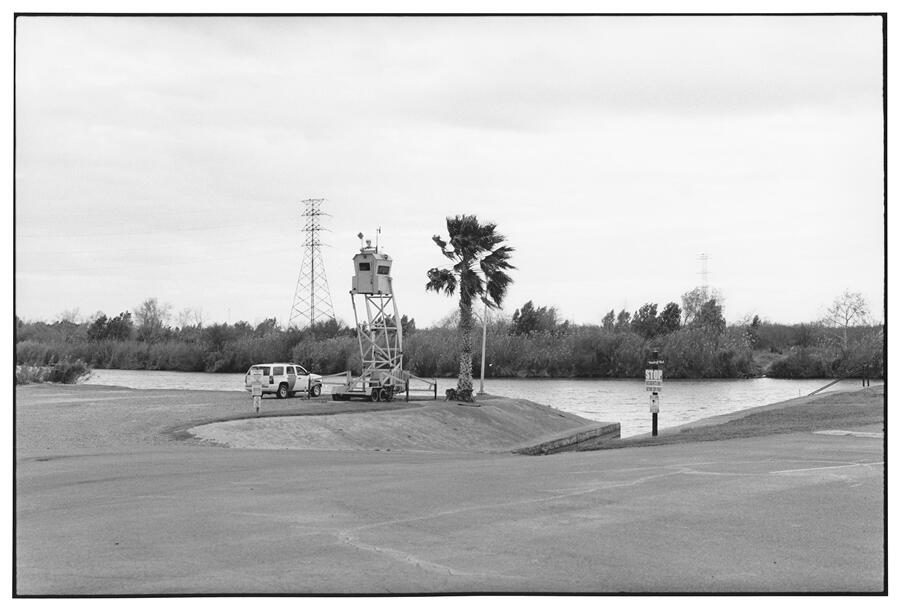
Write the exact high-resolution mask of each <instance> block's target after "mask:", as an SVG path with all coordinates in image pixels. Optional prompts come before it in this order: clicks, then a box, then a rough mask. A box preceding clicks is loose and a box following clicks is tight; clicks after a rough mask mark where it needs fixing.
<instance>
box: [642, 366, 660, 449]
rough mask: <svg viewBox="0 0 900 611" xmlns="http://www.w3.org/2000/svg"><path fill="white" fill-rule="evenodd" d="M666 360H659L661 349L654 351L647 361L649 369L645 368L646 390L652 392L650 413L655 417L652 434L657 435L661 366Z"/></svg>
mask: <svg viewBox="0 0 900 611" xmlns="http://www.w3.org/2000/svg"><path fill="white" fill-rule="evenodd" d="M664 362H665V361H661V360H659V350H654V351H653V356H652V357H651V359H650V360H649V361H647V366H648V367H649V369H645V370H644V383H645V384H646V390H647V391H648V392H650V414H651V415H652V417H653V429H652V431H651V435H652V436H653V437H656V435H657V433H658V430H657V424H658V420H657V418H658V417H659V394H660V393H661V392H662V373H663V372H662V369H660V368H659V366H660V365H662V364H663V363H664Z"/></svg>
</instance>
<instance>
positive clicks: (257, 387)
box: [250, 369, 263, 414]
mask: <svg viewBox="0 0 900 611" xmlns="http://www.w3.org/2000/svg"><path fill="white" fill-rule="evenodd" d="M262 373H263V372H262V370H261V369H253V370H251V371H250V394H251V395H252V396H253V409H255V410H256V413H257V414H258V413H259V404H260V402H261V401H262Z"/></svg>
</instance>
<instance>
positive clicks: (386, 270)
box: [378, 265, 391, 276]
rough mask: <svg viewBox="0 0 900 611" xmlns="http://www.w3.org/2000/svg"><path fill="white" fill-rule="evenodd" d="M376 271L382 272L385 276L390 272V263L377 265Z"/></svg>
mask: <svg viewBox="0 0 900 611" xmlns="http://www.w3.org/2000/svg"><path fill="white" fill-rule="evenodd" d="M378 273H379V274H382V275H384V276H387V275H388V274H390V273H391V266H390V265H379V266H378Z"/></svg>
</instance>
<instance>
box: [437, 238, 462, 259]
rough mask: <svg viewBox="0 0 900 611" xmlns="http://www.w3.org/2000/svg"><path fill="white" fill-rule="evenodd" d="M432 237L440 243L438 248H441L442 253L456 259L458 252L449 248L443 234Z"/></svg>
mask: <svg viewBox="0 0 900 611" xmlns="http://www.w3.org/2000/svg"><path fill="white" fill-rule="evenodd" d="M431 239H432V240H433V241H434V243H435V244H437V245H438V248H440V249H441V254H442V255H444V256H445V257H447V258H448V259H451V260H452V259H456V253H454V252H453V251H452V250H450V251H448V250H447V242H445V241H444V240H442V239H441V236H438V235H435V236H431Z"/></svg>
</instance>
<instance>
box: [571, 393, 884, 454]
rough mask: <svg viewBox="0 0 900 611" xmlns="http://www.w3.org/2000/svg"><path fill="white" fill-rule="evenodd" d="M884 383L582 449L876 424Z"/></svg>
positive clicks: (880, 414) (881, 416)
mask: <svg viewBox="0 0 900 611" xmlns="http://www.w3.org/2000/svg"><path fill="white" fill-rule="evenodd" d="M885 408H886V403H885V397H884V387H883V386H878V387H875V388H867V389H865V390H858V391H854V392H836V393H825V394H822V395H820V396H816V397H812V398H806V397H804V398H801V399H793V400H791V401H785V402H784V403H783V404H781V406H780V407H775V408H772V407H765V408H760V409H757V410H750V412H749V413H747V414H746V415H745V416H738V417H736V418H735V419H733V420H729V421H727V422H720V423H717V424H710V425H706V426H704V425H702V424H700V423H698V425H697V426H695V427H691V426H690V425H688V426H685V427H682V428H681V429H680V430H678V431H676V432H671V433H664V434H660V436H658V437H639V438H632V439H628V438H626V439H618V440H613V441H609V442H606V443H603V444H602V445H600V444H595V445H594V446H593V447H588V446H581V447H579V448H578V449H579V450H607V449H613V448H623V447H635V446H655V445H667V444H673V443H689V442H697V441H719V440H723V439H735V438H744V437H762V436H765V435H778V434H783V433H799V432H811V431H820V430H826V429H851V428H858V427H862V426H870V425H873V424H881V425H882V426H883V425H884V414H885Z"/></svg>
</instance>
